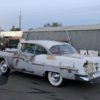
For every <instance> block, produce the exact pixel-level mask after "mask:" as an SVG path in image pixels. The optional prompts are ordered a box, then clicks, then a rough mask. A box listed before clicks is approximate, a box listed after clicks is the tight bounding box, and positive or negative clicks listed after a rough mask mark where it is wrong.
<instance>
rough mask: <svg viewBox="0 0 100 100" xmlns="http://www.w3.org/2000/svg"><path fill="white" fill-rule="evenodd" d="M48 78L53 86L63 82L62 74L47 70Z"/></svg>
mask: <svg viewBox="0 0 100 100" xmlns="http://www.w3.org/2000/svg"><path fill="white" fill-rule="evenodd" d="M48 80H49V82H50V84H51V85H53V86H60V85H61V84H62V82H63V78H62V76H61V75H60V74H59V73H57V72H48Z"/></svg>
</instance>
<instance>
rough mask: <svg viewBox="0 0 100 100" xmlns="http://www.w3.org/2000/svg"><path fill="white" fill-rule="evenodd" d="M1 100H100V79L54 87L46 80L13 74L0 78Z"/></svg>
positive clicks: (72, 82)
mask: <svg viewBox="0 0 100 100" xmlns="http://www.w3.org/2000/svg"><path fill="white" fill-rule="evenodd" d="M0 100H100V79H98V80H95V82H94V83H93V84H90V83H86V82H80V81H72V80H65V81H64V84H63V85H62V86H61V87H53V86H51V85H50V84H49V82H48V80H47V79H46V78H42V77H38V76H34V75H28V74H22V73H12V74H10V75H9V76H8V75H3V76H0Z"/></svg>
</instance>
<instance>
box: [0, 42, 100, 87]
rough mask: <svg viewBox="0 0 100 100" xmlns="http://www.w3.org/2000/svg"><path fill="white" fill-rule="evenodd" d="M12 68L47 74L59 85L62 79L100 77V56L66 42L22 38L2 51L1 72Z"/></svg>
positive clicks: (0, 54)
mask: <svg viewBox="0 0 100 100" xmlns="http://www.w3.org/2000/svg"><path fill="white" fill-rule="evenodd" d="M11 70H15V71H20V72H24V73H29V74H34V75H39V76H45V75H47V77H48V80H49V82H50V84H52V85H53V86H59V85H61V83H62V82H63V79H72V80H83V81H91V80H94V79H95V78H99V77H100V57H90V56H83V55H80V54H79V53H78V52H77V50H76V49H75V48H74V47H72V46H71V45H70V44H68V43H65V42H57V41H50V40H27V41H22V42H20V43H19V45H18V49H17V50H16V51H15V50H14V51H13V50H12V51H5V52H2V51H1V52H0V73H1V74H5V73H7V72H9V71H11Z"/></svg>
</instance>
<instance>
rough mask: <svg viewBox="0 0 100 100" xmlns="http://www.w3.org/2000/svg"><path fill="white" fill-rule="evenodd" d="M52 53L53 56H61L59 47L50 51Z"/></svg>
mask: <svg viewBox="0 0 100 100" xmlns="http://www.w3.org/2000/svg"><path fill="white" fill-rule="evenodd" d="M50 52H51V53H52V54H59V47H58V46H54V47H52V48H51V49H50Z"/></svg>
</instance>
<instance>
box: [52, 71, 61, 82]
mask: <svg viewBox="0 0 100 100" xmlns="http://www.w3.org/2000/svg"><path fill="white" fill-rule="evenodd" d="M51 80H52V81H53V82H58V81H59V80H60V75H59V74H57V73H52V75H51Z"/></svg>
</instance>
